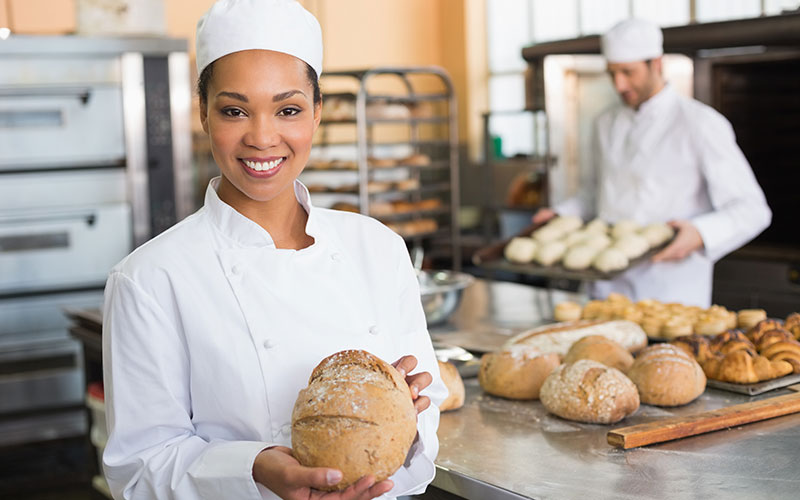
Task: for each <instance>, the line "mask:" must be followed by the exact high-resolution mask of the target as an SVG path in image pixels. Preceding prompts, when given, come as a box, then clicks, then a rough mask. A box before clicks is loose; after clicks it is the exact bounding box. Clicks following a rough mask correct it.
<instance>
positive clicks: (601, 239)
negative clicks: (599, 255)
mask: <svg viewBox="0 0 800 500" xmlns="http://www.w3.org/2000/svg"><path fill="white" fill-rule="evenodd" d="M582 244H584V245H586V246H588V247H592V248H594V249H595V250H597V251H598V252H600V251H602V250H605V249H606V248H608V247H610V246H611V238H609V237H608V236H606V235H605V234H592V235H590V236H589V237H588V238H586V239H584V240H583V242H582Z"/></svg>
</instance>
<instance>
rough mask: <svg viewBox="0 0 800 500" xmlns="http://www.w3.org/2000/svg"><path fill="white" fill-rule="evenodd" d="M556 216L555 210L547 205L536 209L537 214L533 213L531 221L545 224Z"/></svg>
mask: <svg viewBox="0 0 800 500" xmlns="http://www.w3.org/2000/svg"><path fill="white" fill-rule="evenodd" d="M555 216H556V213H555V212H553V210H551V209H550V208H546V207H545V208H540V209H539V210H537V211H536V213H535V214H533V217H532V218H531V222H533V223H534V224H536V225H539V224H544V223H545V222H547V221H549V220H550V219H552V218H553V217H555Z"/></svg>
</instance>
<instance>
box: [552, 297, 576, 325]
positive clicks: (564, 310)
mask: <svg viewBox="0 0 800 500" xmlns="http://www.w3.org/2000/svg"><path fill="white" fill-rule="evenodd" d="M581 311H582V308H581V306H580V305H578V304H576V303H575V302H561V303H560V304H558V305H556V307H555V308H554V309H553V319H555V320H556V321H575V320H579V319H581Z"/></svg>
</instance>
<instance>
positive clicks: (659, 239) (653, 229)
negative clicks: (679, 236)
mask: <svg viewBox="0 0 800 500" xmlns="http://www.w3.org/2000/svg"><path fill="white" fill-rule="evenodd" d="M639 234H641V235H642V236H643V237H644V238H645V239H646V240H647V243H648V244H649V245H650V248H655V247H657V246H659V245H662V244H664V243H666V242H667V241H669V240H670V239H671V238H672V236H673V235H674V234H675V230H674V229H672V227H670V226H669V225H668V224H664V223H657V224H648V225H647V226H645V227H644V229H642V230H641V231H640V232H639Z"/></svg>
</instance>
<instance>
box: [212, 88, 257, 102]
mask: <svg viewBox="0 0 800 500" xmlns="http://www.w3.org/2000/svg"><path fill="white" fill-rule="evenodd" d="M220 96H222V97H230V98H231V99H236V100H237V101H242V102H250V101H249V100H248V99H247V96H246V95H243V94H240V93H238V92H225V91H222V92H220V93H219V94H217V97H220Z"/></svg>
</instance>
